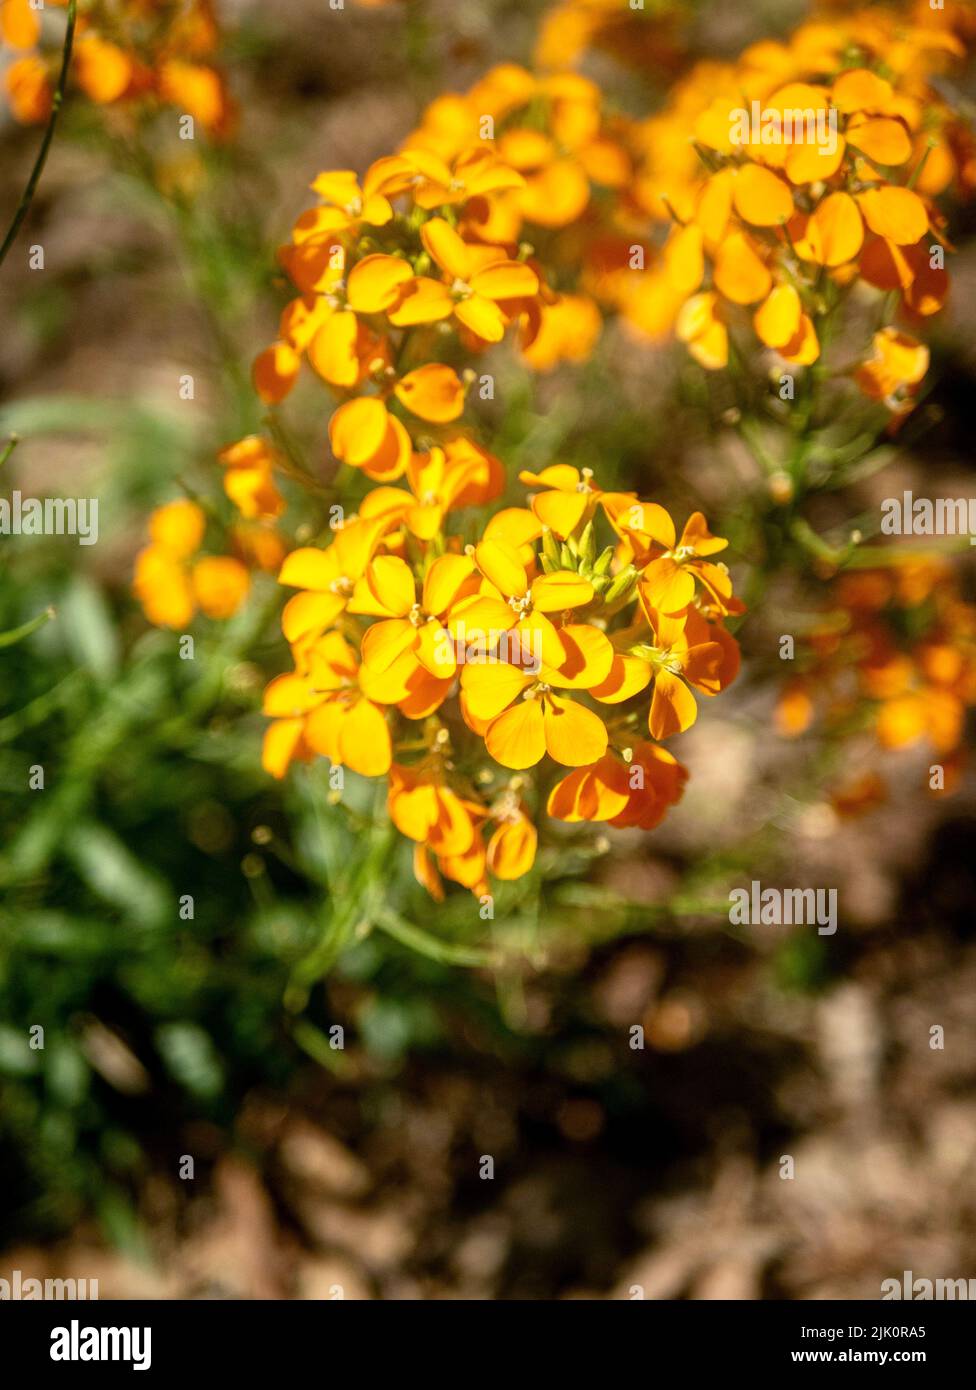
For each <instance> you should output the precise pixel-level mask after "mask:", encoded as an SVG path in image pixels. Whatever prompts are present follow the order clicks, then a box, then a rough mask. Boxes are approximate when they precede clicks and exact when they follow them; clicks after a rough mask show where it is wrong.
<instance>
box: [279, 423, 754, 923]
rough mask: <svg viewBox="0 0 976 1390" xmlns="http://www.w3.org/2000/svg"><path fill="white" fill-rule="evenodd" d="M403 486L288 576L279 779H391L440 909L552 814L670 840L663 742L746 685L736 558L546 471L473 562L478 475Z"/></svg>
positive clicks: (289, 563) (497, 523)
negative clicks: (328, 772)
mask: <svg viewBox="0 0 976 1390" xmlns="http://www.w3.org/2000/svg"><path fill="white" fill-rule="evenodd" d="M408 469H409V471H408V478H409V483H410V487H409V489H408V488H404V487H390V486H381V487H378V488H375V489H373V490H372V491H371V492H369V493H368V494H367V495H366V497H365V498H364V500H363V502H362V504H361V506H360V509H359V512H358V514H357V515H356V516H354V517H349V518H346V519H345V520H344V523H343V524H342V525H341V526H339V527H338V529H336V531H335V533H334V537H333V538H332V540H331V543H330V544H328V545H325V546H323V547H322V548H319V547H318V546H308V547H303V548H300V549H298V550H294V551H292V553H291V554H290V555H288V557H287V558H286V560H285V563H284V565H283V566H282V569H281V572H280V575H279V580H280V582H281V583H282V584H285V585H288V586H289V587H293V588H295V589H296V590H297V591H298V592H297V593H296V594H295V595H294V596H293V597H292V598H291V599H290V600H289V601H288V603H287V604H286V606H285V609H284V612H283V615H282V627H283V630H284V634H285V636H286V638H287V640H288V642H289V644H290V647H291V652H292V658H293V662H294V669H293V670H292V671H291V672H289V673H287V674H285V675H281V676H279V677H277V678H276V679H275V680H273V681H272V682H271V684H270V685H269V687H268V689H267V691H266V693H265V704H264V709H265V713H266V714H267V715H268V716H269V717H270V718H271V719H272V721H273V722H272V723H271V725H270V726H269V729H268V731H267V734H266V737H265V744H264V765H265V767H266V768H267V770H268V771H269V772H271V773H273V774H274V775H275V776H279V777H280V776H283V775H284V774H285V772H286V771H287V768H288V766H289V764H290V763H291V762H292V761H293V760H294V759H300V760H305V761H308V760H310V759H312V758H314V757H315V756H316V755H321V756H324V757H326V758H328V759H329V760H330V762H331V763H332V765H333V766H341V767H348V768H349V769H351V770H352V771H354V772H357V773H360V774H361V775H363V776H367V777H376V776H383V775H388V777H389V812H390V816H391V819H392V820H393V822H394V824H395V825H396V826H397V828H398V829H399V830H400V831H401V832H402V833H403V834H404V835H406V836H407V837H408V838H409V839H411V840H413V841H414V842H415V846H416V849H415V860H414V862H415V870H416V874H417V877H418V879H419V880H420V881H421V882H422V883H424V884H425V885H426V886H427V887H428V888H429V889H430V891H431V892H432V893H433V894H434V895H435V896H439V895H440V893H441V891H442V887H441V880H442V878H448V879H452V880H454V881H456V882H459V883H461V884H463V885H464V886H465V887H467V888H470V889H472V890H473V891H474V892H477V893H483V892H486V891H487V884H488V878H487V875H489V874H491V875H493V876H494V877H496V878H499V879H503V880H504V879H513V878H518V877H520V876H521V875H522V874H524V873H526V872H527V871H528V870H529V868H531V866H532V863H533V860H534V857H535V850H536V842H537V830H536V826H535V821H534V812H535V811H536V810H537V809H539V808H541V807H542V806H543V805H544V806H545V807H546V809H547V810H548V812H549V814H550V815H551V816H553V817H555V818H557V819H560V820H564V821H570V822H578V821H607V822H609V823H610V824H611V825H614V826H637V827H642V828H644V829H650V828H651V827H653V826H654V825H656V824H658V822H659V821H660V820H661V819H662V817H663V815H664V814H665V812H666V811H667V808H668V806H669V805H671V804H672V803H673V802H674V801H676V800H677V799H678V798H679V797H680V795H681V792H682V789H683V784H684V780H685V776H686V774H685V771H684V769H683V768H682V767H681V765H680V764H679V763H678V762H677V761H676V760H675V758H674V757H673V755H672V754H671V753H670V752H669V751H667V750H666V749H664V748H662V747H661V746H660V744H659V742H658V740H662V739H667V738H668V737H670V736H671V735H673V734H677V733H680V732H682V731H683V730H685V729H687V728H689V727H690V725H691V724H693V723H694V721H695V719H696V717H697V704H696V700H695V692H697V693H699V694H701V695H706V696H709V695H716V694H717V693H718V692H719V691H720V690H722V689H724V688H725V687H726V686H727V685H728V684H729V682H730V681H731V680H732V679H733V678H734V677H735V674H736V671H737V669H738V648H737V645H736V642H735V640H734V638H733V637H732V636H731V635H730V634H729V633H728V632H727V630H726V628H725V625H724V623H725V619H726V617H727V616H728V615H729V614H730V613H737V612H740V611H741V605H740V604H739V603H738V601H737V600H736V599H735V598H734V596H733V594H732V585H731V580H730V578H729V574H728V571H727V569H726V568H725V567H724V566H723V565H722V564H721V563H718V562H716V560H715V559H714V558H713V557H714V556H715V555H716V554H718V553H719V552H720V551H721V550H722V549H723V548H724V547H725V545H726V542H725V541H724V540H722V539H720V538H718V537H715V536H713V535H711V534H710V532H709V530H708V527H707V525H706V523H705V520H704V518H703V517H702V516H701V514H700V513H695V514H694V515H693V516H692V517H691V518H690V519H689V521H688V522H687V524H686V526H685V527H684V530H683V532H682V533H681V535H680V537H679V536H678V534H677V532H676V530H675V526H674V523H673V521H672V519H671V517H670V516H669V515H668V513H667V512H666V511H665V510H664V509H663V508H662V507H660V506H658V505H657V504H655V503H651V502H641V501H639V500H638V499H637V497H636V496H635V495H633V494H623V493H607V492H602V491H601V490H600V489H599V488H598V487H597V486H596V485H595V483H594V482H593V480H592V478H591V477H590V476H589V475H588V474H581V473H580V472H578V471H577V470H576V469H575V468H572V467H569V466H568V465H559V464H556V465H553V466H551V467H549V468H546V469H544V470H543V471H542V472H541V473H539V474H537V475H536V474H531V473H524V474H522V475H521V476H522V481H523V482H524V483H526V485H527V486H528V487H530V488H531V489H532V496H531V502H530V505H529V506H528V507H508V508H503V509H502V510H500V511H498V512H497V513H496V514H495V515H494V516H493V517H492V518H491V519H490V520H489V521H488V522H487V524H486V525H484V527H483V529H482V530H481V534H480V537H479V539H478V540H477V542H476V543H468V544H465V543H464V540H463V536H462V535H461V534H459V528H458V527H457V526H456V524H455V522H454V513H456V512H457V511H458V510H459V508H460V507H461V506H467V505H470V504H471V502H472V501H476V500H477V499H478V498H479V497H480V496H481V495H482V493H483V488H484V475H483V468H482V463H481V460H480V459H478V458H477V457H476V456H475V457H471V458H469V459H467V460H464V461H462V462H461V463H455V464H454V465H453V469H454V472H455V474H456V475H459V476H456V477H455V480H454V483H453V485H452V488H451V490H450V494H449V495H446V494H440V495H439V496H437V497H436V498H435V494H434V493H433V492H432V491H431V490H430V489H429V488H428V486H427V485H428V484H430V483H432V482H435V481H436V480H438V479H443V478H445V477H446V476H448V474H449V473H450V472H451V466H450V465H449V464H448V461H447V459H446V458H445V456H444V454H443V451H442V450H440V449H438V448H436V447H435V448H433V449H432V450H431V451H430V453H429V454H423V455H414V456H413V457H412V458H411V459H410V461H409V465H408ZM428 497H429V498H430V499H431V500H428V501H424V500H421V499H424V498H428ZM601 525H603V526H605V527H606V528H607V534H608V535H609V536H610V537H612V538H613V539H612V541H611V542H610V543H608V544H607V545H606V546H604V547H603V548H602V549H601V548H600V547H599V546H598V542H597V536H596V533H597V529H598V527H599V526H601ZM648 735H649V737H648ZM554 778H555V780H554Z"/></svg>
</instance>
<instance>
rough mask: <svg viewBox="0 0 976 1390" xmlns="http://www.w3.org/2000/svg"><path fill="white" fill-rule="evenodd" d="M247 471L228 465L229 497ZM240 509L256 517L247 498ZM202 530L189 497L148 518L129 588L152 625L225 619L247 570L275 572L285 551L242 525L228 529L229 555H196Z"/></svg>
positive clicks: (242, 594)
mask: <svg viewBox="0 0 976 1390" xmlns="http://www.w3.org/2000/svg"><path fill="white" fill-rule="evenodd" d="M247 443H248V441H242V444H241V445H235V446H233V450H237V451H239V450H240V449H241V448H242V445H245V446H246V444H247ZM226 452H227V451H225V453H226ZM225 461H226V460H225ZM246 472H247V469H246V466H244V465H241V466H239V467H234V466H233V465H232V464H229V465H228V472H227V478H226V481H227V488H228V492H232V489H233V488H234V487H235V486H239V485H240V480H241V477H242V476H244V475H245V474H246ZM244 505H245V507H246V508H247V510H246V511H245V512H244V515H252V516H253V515H255V514H256V513H255V512H254V511H253V510H251V507H250V497H248V498H247V499H245V503H244ZM206 529H207V518H206V514H205V513H204V511H203V508H202V507H200V506H199V505H198V504H197V503H196V502H191V501H190V500H189V499H188V498H180V499H179V500H177V501H175V502H167V503H165V505H163V506H161V507H157V508H156V510H155V511H154V512H153V513H152V515H151V516H150V518H149V545H147V546H146V547H145V548H144V549H143V550H141V551H140V552H139V554H138V555H137V556H136V563H135V575H134V578H133V584H132V587H133V591H134V593H135V595H136V597H137V598H138V600H139V602H140V603H141V604H142V607H143V611H144V612H145V614H146V617H147V618H148V619H149V621H150V622H151V623H155V624H156V625H157V626H160V627H171V628H177V629H179V628H184V627H186V626H187V625H188V624H189V623H190V622H191V621H192V619H193V617H194V615H195V613H196V612H197V611H198V610H199V611H200V612H202V613H203V614H204V615H205V616H206V617H208V618H229V617H231V616H232V615H233V614H234V613H236V612H237V610H238V608H239V607H240V606H241V604H242V603H243V602H244V600H245V599H246V598H247V596H248V593H249V591H250V585H251V578H250V571H251V570H252V569H259V570H266V571H268V572H269V573H277V571H278V569H279V567H280V565H281V562H282V559H283V558H284V547H283V544H282V542H281V539H280V537H279V536H278V535H277V533H276V532H275V531H274V530H273V529H272V528H271V527H269V526H268V525H267V524H266V523H264V522H256V521H242V522H240V523H239V524H238V525H236V526H233V527H231V528H229V530H228V536H227V539H228V540H229V542H230V548H231V549H232V550H233V552H234V553H233V554H230V555H227V554H220V555H200V554H199V553H198V552H199V551H200V549H201V546H202V545H203V541H204V535H205V532H206Z"/></svg>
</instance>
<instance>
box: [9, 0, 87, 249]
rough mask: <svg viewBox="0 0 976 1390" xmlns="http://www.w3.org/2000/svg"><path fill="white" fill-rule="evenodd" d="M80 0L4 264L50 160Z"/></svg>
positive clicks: (73, 0) (72, 2)
mask: <svg viewBox="0 0 976 1390" xmlns="http://www.w3.org/2000/svg"><path fill="white" fill-rule="evenodd" d="M76 5H77V0H68V27H67V29H66V30H65V34H64V51H63V53H62V56H61V72H60V74H59V76H58V85H57V87H56V88H55V89H54V96H53V97H52V99H51V114H50V116H49V117H48V122H47V129H46V130H45V132H44V139H43V140H42V141H41V148H40V150H39V151H38V154H37V158H36V159H35V161H34V167H33V169H32V170H31V176H30V178H29V179H28V180H27V187H26V188H25V189H24V192H23V195H22V197H21V200H20V203H19V204H18V206H17V211H16V212H15V213H14V220H13V221H12V222H11V224H10V227H9V228H8V230H7V235H6V236H5V237H4V239H3V246H0V265H2V263H3V261H4V259H5V257H6V255H7V252H8V251H9V250H10V248H11V246H12V245H13V244H14V241H15V240H16V239H17V233H18V232H19V231H20V228H21V225H22V223H23V221H24V218H25V217H26V216H27V214H28V212H29V211H30V205H31V203H32V202H33V201H34V194H35V193H36V192H37V185H38V184H39V183H40V181H41V174H42V173H43V172H44V165H45V164H46V163H47V155H48V150H50V148H51V141H52V140H53V139H54V127H55V126H56V125H57V121H58V113H59V111H60V110H61V105H62V103H63V101H64V89H65V86H66V84H67V81H68V68H69V66H70V65H71V49H72V46H73V44H74V40H75V9H76Z"/></svg>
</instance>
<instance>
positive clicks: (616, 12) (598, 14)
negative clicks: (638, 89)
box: [534, 0, 689, 74]
mask: <svg viewBox="0 0 976 1390" xmlns="http://www.w3.org/2000/svg"><path fill="white" fill-rule="evenodd" d="M688 17H689V7H688V5H687V3H685V2H684V0H669V3H668V4H666V5H661V4H648V5H647V7H646V8H645V6H644V4H643V0H642V3H640V4H633V5H631V4H629V3H627V0H557V3H556V4H554V5H552V6H551V8H550V9H548V10H547V11H546V12H545V14H544V15H543V17H542V21H541V24H540V26H539V36H538V39H537V41H536V45H535V52H534V61H535V63H536V65H537V66H538V67H539V68H540V69H542V70H544V71H545V70H555V69H560V68H574V67H576V66H577V65H578V64H579V63H580V62H581V61H582V60H583V59H584V58H585V57H586V55H587V54H588V53H589V52H590V51H591V50H592V49H598V50H600V51H601V52H605V53H608V54H611V55H612V56H613V57H614V58H615V59H616V60H618V61H619V62H621V63H624V64H626V65H627V66H628V67H632V68H636V69H638V70H639V71H640V72H642V73H648V72H651V73H658V74H659V73H661V72H665V73H668V72H674V70H675V69H676V68H677V67H678V66H679V65H680V64H681V62H682V61H683V58H684V50H685V43H684V35H683V32H682V31H683V28H684V26H685V22H686V21H687V19H688Z"/></svg>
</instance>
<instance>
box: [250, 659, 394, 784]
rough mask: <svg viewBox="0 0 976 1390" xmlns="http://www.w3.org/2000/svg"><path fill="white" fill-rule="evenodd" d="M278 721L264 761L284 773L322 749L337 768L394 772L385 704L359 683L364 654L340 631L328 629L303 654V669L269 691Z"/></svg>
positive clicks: (270, 709)
mask: <svg viewBox="0 0 976 1390" xmlns="http://www.w3.org/2000/svg"><path fill="white" fill-rule="evenodd" d="M264 713H265V714H266V715H269V716H270V717H271V718H272V719H273V720H274V723H272V724H271V725H270V726H269V727H268V730H267V732H266V733H265V736H264V751H263V755H262V763H263V766H264V768H265V770H266V771H267V772H270V773H271V775H272V776H273V777H283V776H284V775H285V772H286V771H287V770H288V766H289V764H290V763H291V761H292V760H293V759H294V758H296V757H299V758H302V759H305V760H307V759H308V758H309V757H310V756H311V755H312V754H315V753H320V754H322V755H323V756H324V757H326V758H328V759H329V760H330V761H331V763H332V764H333V766H335V767H342V766H345V767H349V768H350V769H351V770H352V771H353V772H358V773H360V774H361V775H362V776H363V777H379V776H382V775H383V773H385V772H387V771H389V768H390V764H391V761H392V744H391V740H390V730H389V726H388V725H387V722H386V717H385V715H384V713H383V709H382V708H381V706H380V705H378V704H376V703H375V702H374V701H373V700H371V699H367V698H366V696H365V695H364V694H363V691H362V689H361V687H360V684H359V658H358V657H357V655H356V653H355V651H354V649H353V648H352V647H351V646H350V645H349V643H348V642H347V641H346V640H345V638H344V637H342V636H341V635H340V634H339V633H338V632H327V633H325V635H324V636H322V637H319V638H317V639H316V641H315V642H313V643H312V644H311V645H310V646H309V647H308V648H307V649H306V650H305V651H304V653H303V660H302V670H301V672H299V671H295V672H293V673H291V674H289V675H284V676H277V677H276V678H275V679H274V680H273V681H272V682H271V684H270V685H269V686H268V688H267V690H266V691H265V695H264Z"/></svg>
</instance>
